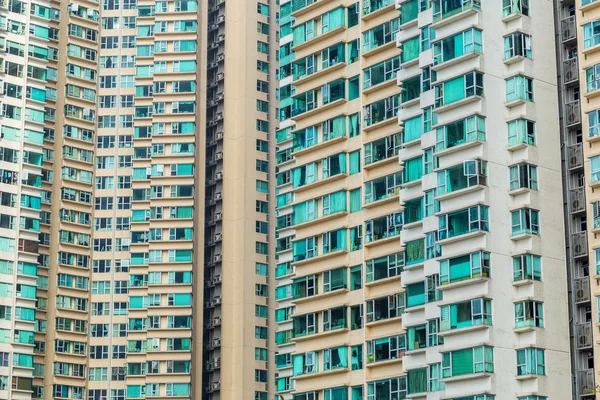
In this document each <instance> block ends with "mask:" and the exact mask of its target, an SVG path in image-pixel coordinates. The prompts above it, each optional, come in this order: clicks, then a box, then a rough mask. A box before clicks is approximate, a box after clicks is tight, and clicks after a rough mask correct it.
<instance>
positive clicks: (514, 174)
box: [510, 163, 538, 190]
mask: <svg viewBox="0 0 600 400" xmlns="http://www.w3.org/2000/svg"><path fill="white" fill-rule="evenodd" d="M521 188H525V189H531V190H537V189H538V182H537V167H536V166H535V165H531V164H526V163H521V164H518V165H513V166H511V167H510V190H517V189H521Z"/></svg>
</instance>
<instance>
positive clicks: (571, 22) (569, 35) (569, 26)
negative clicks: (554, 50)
mask: <svg viewBox="0 0 600 400" xmlns="http://www.w3.org/2000/svg"><path fill="white" fill-rule="evenodd" d="M560 28H561V29H560V32H561V35H562V41H563V42H566V41H569V40H572V39H575V38H576V37H577V26H576V25H575V16H572V17H568V18H565V19H563V20H562V21H560Z"/></svg>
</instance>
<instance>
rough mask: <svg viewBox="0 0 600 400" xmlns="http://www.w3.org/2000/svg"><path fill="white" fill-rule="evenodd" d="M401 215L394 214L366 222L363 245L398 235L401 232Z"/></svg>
mask: <svg viewBox="0 0 600 400" xmlns="http://www.w3.org/2000/svg"><path fill="white" fill-rule="evenodd" d="M402 215H403V214H402V213H394V214H390V215H384V216H382V217H379V218H374V219H372V220H369V221H366V229H365V231H366V234H365V245H366V244H369V243H372V242H376V241H378V240H383V239H388V238H392V237H396V236H397V235H399V234H400V231H401V230H402Z"/></svg>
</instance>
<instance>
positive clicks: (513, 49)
mask: <svg viewBox="0 0 600 400" xmlns="http://www.w3.org/2000/svg"><path fill="white" fill-rule="evenodd" d="M519 56H520V57H526V58H531V57H532V55H531V36H530V35H528V34H526V33H523V32H514V33H511V34H510V35H508V36H504V59H505V60H508V59H510V58H512V57H519Z"/></svg>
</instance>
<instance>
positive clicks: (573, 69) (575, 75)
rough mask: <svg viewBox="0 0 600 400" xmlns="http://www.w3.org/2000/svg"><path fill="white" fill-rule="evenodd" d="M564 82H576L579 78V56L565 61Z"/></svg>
mask: <svg viewBox="0 0 600 400" xmlns="http://www.w3.org/2000/svg"><path fill="white" fill-rule="evenodd" d="M562 72H563V83H564V84H569V83H576V82H578V80H579V67H578V65H577V58H571V59H569V60H566V61H563V70H562Z"/></svg>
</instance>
